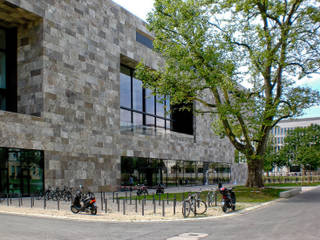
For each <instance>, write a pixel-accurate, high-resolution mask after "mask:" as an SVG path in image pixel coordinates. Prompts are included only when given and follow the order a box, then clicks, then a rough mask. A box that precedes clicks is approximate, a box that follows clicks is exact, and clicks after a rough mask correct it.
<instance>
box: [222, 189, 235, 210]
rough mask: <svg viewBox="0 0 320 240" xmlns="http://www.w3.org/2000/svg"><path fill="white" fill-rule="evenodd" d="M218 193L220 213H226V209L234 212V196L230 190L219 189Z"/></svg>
mask: <svg viewBox="0 0 320 240" xmlns="http://www.w3.org/2000/svg"><path fill="white" fill-rule="evenodd" d="M219 192H220V193H221V195H222V202H221V204H222V211H223V212H227V210H228V209H231V210H232V211H234V210H235V209H236V195H235V193H234V192H233V191H232V188H226V187H221V188H219Z"/></svg>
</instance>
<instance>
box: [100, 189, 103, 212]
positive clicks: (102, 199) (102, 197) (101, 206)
mask: <svg viewBox="0 0 320 240" xmlns="http://www.w3.org/2000/svg"><path fill="white" fill-rule="evenodd" d="M100 194H101V196H100V197H101V211H103V196H102V192H100Z"/></svg>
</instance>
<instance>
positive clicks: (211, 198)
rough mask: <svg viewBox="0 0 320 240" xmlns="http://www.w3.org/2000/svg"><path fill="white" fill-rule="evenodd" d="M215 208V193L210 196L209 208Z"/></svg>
mask: <svg viewBox="0 0 320 240" xmlns="http://www.w3.org/2000/svg"><path fill="white" fill-rule="evenodd" d="M214 206H215V193H214V192H211V193H209V195H208V207H214Z"/></svg>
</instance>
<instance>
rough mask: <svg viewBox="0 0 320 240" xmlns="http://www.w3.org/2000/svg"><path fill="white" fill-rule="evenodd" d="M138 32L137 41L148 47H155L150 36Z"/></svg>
mask: <svg viewBox="0 0 320 240" xmlns="http://www.w3.org/2000/svg"><path fill="white" fill-rule="evenodd" d="M136 33H137V34H136V41H137V42H139V43H141V44H143V45H145V46H146V47H148V48H151V49H153V41H152V40H151V39H150V38H148V37H146V36H144V35H142V34H141V33H139V32H136Z"/></svg>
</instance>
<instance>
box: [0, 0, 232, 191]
mask: <svg viewBox="0 0 320 240" xmlns="http://www.w3.org/2000/svg"><path fill="white" fill-rule="evenodd" d="M0 9H1V11H0V25H1V26H4V27H11V26H16V27H17V29H18V50H17V54H18V56H17V62H18V69H17V75H18V113H11V112H5V111H0V136H1V138H0V139H1V140H0V147H15V148H26V149H38V150H44V159H45V184H46V185H64V184H66V185H68V184H69V185H71V186H76V185H78V184H84V185H85V186H87V187H88V188H90V189H91V190H92V191H101V190H110V189H114V188H117V187H118V186H119V183H120V158H121V156H138V157H150V158H162V159H172V160H193V161H213V162H214V161H215V162H230V163H231V162H233V159H234V157H233V156H234V153H233V148H232V146H231V145H230V144H229V143H228V141H227V140H225V139H222V140H221V139H219V138H218V137H215V136H214V135H213V134H211V133H210V131H209V128H210V118H208V119H206V118H204V117H200V116H197V117H195V135H194V136H189V135H184V134H175V133H170V134H161V135H158V136H146V135H141V134H138V133H134V134H123V133H121V132H120V94H119V89H120V81H119V78H120V77H119V75H120V73H119V72H120V62H121V61H124V60H125V59H131V60H132V61H136V62H139V61H140V60H141V59H142V58H143V59H144V61H145V62H146V63H147V64H148V65H149V66H150V67H152V68H156V67H157V63H158V61H159V57H158V56H156V54H155V53H154V52H153V51H152V50H151V49H149V48H146V47H145V46H144V45H142V44H140V43H138V42H136V30H137V29H138V30H140V31H142V32H146V31H147V30H146V28H145V25H144V22H143V21H142V20H140V19H138V18H137V17H135V16H133V15H132V14H130V13H128V12H127V11H126V10H124V9H122V8H121V7H120V6H118V5H116V4H115V3H113V2H111V1H109V0H61V1H55V0H42V1H38V0H8V1H4V0H0ZM121 59H122V60H121Z"/></svg>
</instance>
